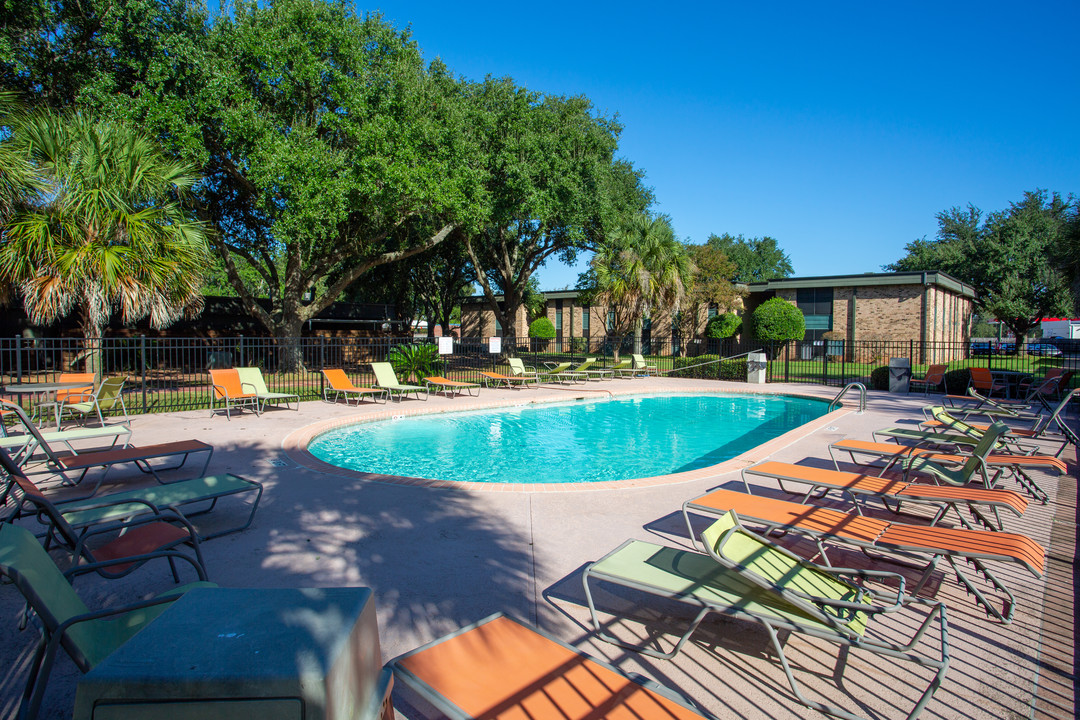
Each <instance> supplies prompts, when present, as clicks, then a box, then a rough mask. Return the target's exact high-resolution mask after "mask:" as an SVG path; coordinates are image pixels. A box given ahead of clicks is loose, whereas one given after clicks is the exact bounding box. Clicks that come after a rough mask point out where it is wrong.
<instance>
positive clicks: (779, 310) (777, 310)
mask: <svg viewBox="0 0 1080 720" xmlns="http://www.w3.org/2000/svg"><path fill="white" fill-rule="evenodd" d="M750 330H751V334H752V335H753V336H754V337H756V338H757V339H758V340H774V341H778V342H779V341H783V340H802V339H803V336H804V335H806V318H805V317H803V314H802V311H801V310H799V308H797V307H795V306H794V305H792V304H791V303H789V302H788V301H786V300H784V299H782V298H778V297H774V298H772V299H771V300H766V301H765V302H763V303H761V305H759V306H758V308H757V310H755V311H754V313H753V315H751V316H750Z"/></svg>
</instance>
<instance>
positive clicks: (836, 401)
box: [828, 382, 866, 415]
mask: <svg viewBox="0 0 1080 720" xmlns="http://www.w3.org/2000/svg"><path fill="white" fill-rule="evenodd" d="M851 388H859V411H858V413H856V414H858V415H862V414H863V413H864V412H866V386H865V385H863V384H862V383H860V382H853V383H848V384H847V385H845V386H844V389H843V390H841V391H840V392H838V393H837V394H836V397H834V398H833V400H832V402H831V403H829V410H828V411H829V412H832V411H833V410H834V409H836V408H837V407H839V405H840V398H842V397H844V393H846V392H847V391H848V390H850V389H851Z"/></svg>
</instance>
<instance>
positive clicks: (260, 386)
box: [236, 367, 300, 412]
mask: <svg viewBox="0 0 1080 720" xmlns="http://www.w3.org/2000/svg"><path fill="white" fill-rule="evenodd" d="M236 374H237V375H239V376H240V389H241V390H244V391H245V392H252V393H255V398H256V399H257V400H258V402H259V412H265V411H266V406H267V405H277V404H278V403H282V402H283V403H285V409H286V410H289V409H290V407H289V401H290V400H295V401H296V407H295V408H291V409H294V410H297V411H299V410H300V396H299V395H297V394H296V393H277V392H270V389H269V388H268V387H266V380H265V379H264V378H263V374H262V370H260V369H259V368H257V367H238V368H236Z"/></svg>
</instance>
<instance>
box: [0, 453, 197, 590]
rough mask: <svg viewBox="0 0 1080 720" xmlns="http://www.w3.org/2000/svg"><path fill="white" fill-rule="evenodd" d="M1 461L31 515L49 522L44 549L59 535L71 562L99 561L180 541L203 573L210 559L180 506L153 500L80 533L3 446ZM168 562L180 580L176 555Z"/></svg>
mask: <svg viewBox="0 0 1080 720" xmlns="http://www.w3.org/2000/svg"><path fill="white" fill-rule="evenodd" d="M0 466H2V467H3V469H4V471H5V472H6V473H7V474H8V478H9V481H10V482H12V483H14V484H17V485H18V486H19V489H20V490H21V497H22V502H23V503H24V505H32V506H33V507H34V511H33V514H36V515H37V518H38V521H39V522H41V523H42V524H43V525H45V526H46V530H45V533H44V538H45V548H46V549H48V548H49V546H50V545H51V544H52V542H53V540H56V541H57V542H58V543H59V544H60V545H61V546H63V547H65V548H67V549H68V550H70V551H71V554H72V560H73V561H75V562H77V561H78V560H79V558H80V557H81V558H83V559H84V560H86V561H87V562H90V563H95V562H99V561H106V560H107V561H112V560H119V559H120V558H131V557H137V556H141V555H144V554H146V553H148V552H157V551H159V550H171V549H173V548H175V547H176V546H178V545H180V544H187V545H190V546H191V547H192V549H193V550H194V551H195V560H194V562H195V564H196V565H197V566H198V567H199V568H200V569H201V570H202V572H201V574H200V576H201V577H203V578H205V576H206V563H205V562H204V561H203V556H202V549H201V548H200V547H199V536H198V534H197V533H196V532H195V528H194V527H192V525H191V523H190V522H189V521H188V519H187V518H185V517H184V516H183V514H182V513H181V512H180V511H179V510H177V509H176V508H161V509H160V510H159V509H158V508H155V507H153V506H152V505H147V510H148V511H149V513H150V514H149V515H148V516H144V517H138V518H133V519H131V520H126V521H124V520H121V521H109V522H106V523H105V524H103V525H98V526H87V527H84V528H82V530H81V532H80V531H78V530H76V529H75V528H73V527H72V526H71V524H70V523H68V521H67V520H65V519H64V515H63V513H62V512H61V511H60V509H59V508H57V507H56V505H54V504H53V503H52V502H50V501H49V499H48V498H47V497H45V495H44V494H43V493H42V492H41V491H40V490H39V489H38V488H37V486H36V485H34V484H33V483H32V482H31V481H30V480H29V479H28V478H27V477H26V475H24V474H23V473H22V471H21V470H19V469H18V468H17V467H15V464H14V463H13V462H12V461H11V458H9V457H8V455H7V453H5V452H3V451H2V450H0ZM6 494H7V493H5V497H6ZM121 502H129V501H121ZM0 504H2V502H0ZM16 513H19V514H24V515H29V514H31V513H28V512H25V511H24V510H23V509H22V508H17V509H16ZM102 536H109V537H111V538H112V539H110V540H108V541H107V542H102ZM140 565H142V561H132V562H129V563H126V564H119V565H116V566H115V567H114V566H112V565H109V566H108V567H102V568H101V569H100V570H99V571H98V572H99V574H100V575H102V576H104V577H110V578H116V577H122V576H124V575H127V574H128V573H130V572H132V571H134V570H135V569H136V568H138V567H139V566H140ZM169 565H170V566H171V567H172V573H173V579H175V580H176V582H180V578H179V576H178V575H177V572H176V564H175V562H174V561H173V560H172V559H170V560H169Z"/></svg>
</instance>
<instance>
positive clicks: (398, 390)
mask: <svg viewBox="0 0 1080 720" xmlns="http://www.w3.org/2000/svg"><path fill="white" fill-rule="evenodd" d="M371 369H372V370H373V371H374V372H375V386H376V387H380V388H383V389H384V390H386V392H387V393H389V395H390V399H391V400H392V399H394V396H395V395H396V396H397V401H398V402H401V399H402V398H407V397H409V393H413V394H414V395H416V399H417V400H421V399H423V400H427V399H428V389H427V388H426V387H424V386H423V385H405V384H403V383H401V382H398V377H397V373H396V372H394V366H393V365H391V364H390V363H388V362H373V363H371ZM420 393H424V397H423V398H421V397H420Z"/></svg>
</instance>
